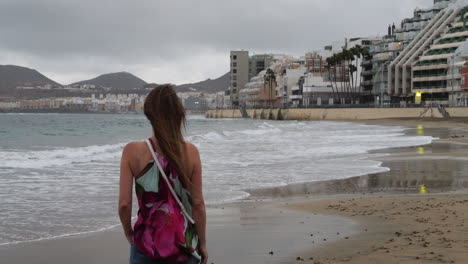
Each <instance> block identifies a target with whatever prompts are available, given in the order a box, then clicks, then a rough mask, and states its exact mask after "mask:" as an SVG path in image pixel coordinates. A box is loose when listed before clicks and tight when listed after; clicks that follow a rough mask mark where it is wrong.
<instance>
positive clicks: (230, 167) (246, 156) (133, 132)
mask: <svg viewBox="0 0 468 264" xmlns="http://www.w3.org/2000/svg"><path fill="white" fill-rule="evenodd" d="M403 131H404V128H402V127H385V126H375V125H364V124H357V123H351V122H326V121H324V122H296V121H282V122H277V121H262V120H232V119H221V120H218V119H205V118H204V117H202V116H190V117H189V120H188V126H187V132H186V138H187V139H188V140H189V141H191V142H192V143H194V144H195V145H196V146H198V148H199V151H200V154H201V158H202V163H203V177H204V192H205V199H206V201H207V203H220V202H226V201H232V200H236V199H240V198H243V197H246V196H248V194H247V193H246V192H245V191H244V190H245V189H249V188H261V187H268V186H279V185H285V184H290V183H297V182H304V181H317V180H328V179H340V178H347V177H353V176H358V175H364V174H368V173H377V172H383V171H386V170H388V169H387V168H383V167H381V166H380V165H381V163H380V162H377V161H373V160H372V155H371V154H369V151H370V150H376V149H385V148H389V147H403V146H417V145H423V144H428V143H430V142H431V141H432V138H431V137H424V136H406V135H405V134H404V132H403ZM150 135H151V128H150V126H149V124H148V122H147V120H146V119H145V117H144V116H143V115H98V114H96V115H94V114H0V204H1V205H2V210H0V245H4V244H10V243H19V242H25V241H35V240H41V239H47V238H52V237H60V236H66V235H70V234H78V233H86V232H96V231H99V230H103V229H106V228H109V227H112V226H115V225H117V224H118V223H119V220H118V216H117V198H118V181H119V159H120V155H121V151H122V148H123V146H125V144H126V143H127V142H129V141H134V140H142V139H145V138H147V137H148V136H150Z"/></svg>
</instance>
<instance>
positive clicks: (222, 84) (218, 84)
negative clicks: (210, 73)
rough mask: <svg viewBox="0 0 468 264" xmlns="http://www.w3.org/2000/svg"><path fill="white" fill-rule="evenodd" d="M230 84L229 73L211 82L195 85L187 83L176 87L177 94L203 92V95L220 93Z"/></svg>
mask: <svg viewBox="0 0 468 264" xmlns="http://www.w3.org/2000/svg"><path fill="white" fill-rule="evenodd" d="M229 82H230V76H229V72H228V73H226V74H224V75H223V76H221V77H219V78H217V79H214V80H211V79H208V80H205V81H202V82H197V83H188V84H182V85H178V86H176V91H177V92H204V93H216V92H222V91H225V90H227V89H228V87H229Z"/></svg>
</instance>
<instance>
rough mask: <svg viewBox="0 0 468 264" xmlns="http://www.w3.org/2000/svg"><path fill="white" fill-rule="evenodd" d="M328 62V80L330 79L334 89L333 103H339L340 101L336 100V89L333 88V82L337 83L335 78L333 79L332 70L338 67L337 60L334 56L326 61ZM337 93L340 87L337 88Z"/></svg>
mask: <svg viewBox="0 0 468 264" xmlns="http://www.w3.org/2000/svg"><path fill="white" fill-rule="evenodd" d="M326 62H327V66H326V67H325V68H326V69H327V71H328V78H329V79H330V84H331V88H332V94H333V101H335V102H337V101H338V100H336V99H337V98H336V97H337V92H335V87H333V81H335V83H336V78H333V77H332V68H334V67H335V66H336V58H335V57H334V56H332V57H328V58H327V59H326ZM334 73H335V74H336V72H335V71H334ZM336 89H337V91H338V86H337V87H336Z"/></svg>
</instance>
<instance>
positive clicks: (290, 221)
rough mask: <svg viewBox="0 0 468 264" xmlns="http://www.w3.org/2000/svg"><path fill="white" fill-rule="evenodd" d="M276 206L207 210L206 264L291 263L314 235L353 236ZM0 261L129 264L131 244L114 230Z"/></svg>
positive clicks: (38, 246)
mask: <svg viewBox="0 0 468 264" xmlns="http://www.w3.org/2000/svg"><path fill="white" fill-rule="evenodd" d="M289 201H290V200H285V201H281V204H287V203H289ZM300 201H301V202H304V201H305V200H300ZM279 203H280V201H279V200H275V201H274V202H272V201H270V202H266V201H253V200H250V201H244V202H241V203H234V204H226V205H223V206H217V207H213V206H211V207H210V208H209V209H208V216H209V217H208V230H207V237H208V248H209V254H210V260H209V262H208V263H221V264H239V263H246V264H247V263H258V264H268V263H290V262H291V255H294V254H295V253H296V252H298V251H301V250H306V249H309V248H310V245H311V236H310V234H315V237H314V239H316V240H317V241H316V245H317V246H318V245H320V244H324V243H328V242H333V241H338V239H339V238H338V237H336V236H335V235H334V234H332V233H331V232H332V231H330V232H329V230H333V232H334V231H335V230H338V231H339V232H341V233H343V234H346V235H353V234H355V233H356V231H357V228H356V227H357V223H356V222H354V221H353V220H349V219H345V218H343V217H338V216H326V215H314V214H310V213H308V212H303V211H298V210H291V209H287V208H279V207H278V206H277V205H278V204H279ZM0 256H1V257H0V263H15V264H16V263H28V264H29V263H34V264H45V263H67V264H78V263H80V264H81V263H96V264H98V263H99V264H101V263H109V264H110V263H128V258H129V245H128V243H127V242H126V240H125V238H124V237H123V234H122V232H121V230H120V228H113V229H110V230H108V231H104V232H98V233H94V234H88V235H80V236H74V237H68V238H60V239H52V240H43V241H39V242H32V243H23V244H17V245H11V246H3V247H0Z"/></svg>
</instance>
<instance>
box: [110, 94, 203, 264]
mask: <svg viewBox="0 0 468 264" xmlns="http://www.w3.org/2000/svg"><path fill="white" fill-rule="evenodd" d="M144 112H145V115H146V117H147V118H148V120H149V121H150V123H151V126H152V130H153V137H152V138H151V142H150V141H147V142H132V143H129V144H127V146H125V148H124V151H123V153H122V160H121V168H120V195H119V215H120V220H121V222H122V227H123V229H124V233H125V236H126V237H127V240H128V241H129V242H130V243H131V244H132V251H131V252H132V254H131V263H143V262H144V263H168V264H169V263H193V262H186V261H184V262H180V261H181V260H184V259H187V258H189V261H190V259H191V260H193V259H199V258H200V256H199V255H198V253H200V255H201V263H203V264H204V263H206V262H207V251H206V239H205V225H206V213H205V203H204V200H203V192H202V172H201V161H200V155H199V153H198V150H197V148H196V147H195V146H194V145H192V144H190V143H186V142H185V141H184V137H183V136H182V128H183V127H184V124H185V111H184V109H183V107H182V104H181V102H180V100H179V98H178V97H177V94H176V93H175V91H174V89H173V87H172V86H171V85H162V86H159V87H157V88H155V89H153V90H152V91H151V92H150V93H149V94H148V96H147V98H146V100H145V104H144ZM152 151H154V152H155V153H152ZM156 153H158V154H156ZM134 183H135V192H136V196H137V197H138V204H139V211H138V220H137V222H136V224H135V226H134V228H132V226H131V214H132V197H133V195H132V190H133V184H134ZM197 251H198V252H197ZM134 253H135V254H134ZM136 253H138V254H136ZM138 256H139V257H138ZM140 257H141V259H144V260H145V261H143V262H141V261H138V260H137V259H140ZM132 260H133V261H132ZM146 260H148V261H146ZM153 260H161V261H163V262H152V261H153ZM168 261H169V262H168ZM171 261H172V262H171Z"/></svg>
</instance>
